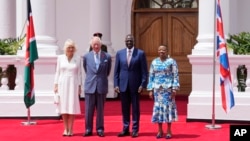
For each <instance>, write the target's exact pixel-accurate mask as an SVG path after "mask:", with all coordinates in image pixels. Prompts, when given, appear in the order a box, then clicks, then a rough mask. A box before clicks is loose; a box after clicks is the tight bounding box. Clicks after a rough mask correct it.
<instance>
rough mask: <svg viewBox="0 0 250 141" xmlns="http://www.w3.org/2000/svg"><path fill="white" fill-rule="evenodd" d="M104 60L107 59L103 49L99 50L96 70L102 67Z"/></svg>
mask: <svg viewBox="0 0 250 141" xmlns="http://www.w3.org/2000/svg"><path fill="white" fill-rule="evenodd" d="M105 61H108V60H107V56H106V54H105V53H104V52H103V51H101V53H100V64H99V67H98V70H97V71H99V70H101V68H102V67H103V64H105Z"/></svg>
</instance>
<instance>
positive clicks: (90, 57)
mask: <svg viewBox="0 0 250 141" xmlns="http://www.w3.org/2000/svg"><path fill="white" fill-rule="evenodd" d="M101 45H102V42H101V39H100V38H99V37H93V38H92V40H91V46H92V49H93V50H92V51H91V52H89V53H87V54H86V55H84V57H83V68H84V70H85V73H86V79H85V84H84V92H85V129H86V132H85V134H84V135H83V136H91V135H92V130H93V117H94V111H95V109H96V131H97V135H98V136H100V137H104V103H105V100H106V95H107V93H108V76H109V74H110V70H111V56H110V55H109V54H108V53H106V52H104V51H101Z"/></svg>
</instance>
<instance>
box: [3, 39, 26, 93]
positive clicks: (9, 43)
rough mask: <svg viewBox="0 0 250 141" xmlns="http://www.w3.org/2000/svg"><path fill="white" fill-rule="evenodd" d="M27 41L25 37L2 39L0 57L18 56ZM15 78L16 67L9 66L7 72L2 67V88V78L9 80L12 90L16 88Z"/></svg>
mask: <svg viewBox="0 0 250 141" xmlns="http://www.w3.org/2000/svg"><path fill="white" fill-rule="evenodd" d="M24 41H25V35H24V36H23V37H17V38H5V39H0V55H16V54H17V50H18V49H21V48H22V45H23V43H24ZM15 77H16V68H15V66H14V65H12V64H10V65H8V67H7V69H6V70H3V69H2V68H1V66H0V87H1V85H2V84H1V80H2V78H8V81H9V83H8V86H9V88H10V89H14V87H15V82H14V81H15Z"/></svg>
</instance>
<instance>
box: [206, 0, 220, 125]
mask: <svg viewBox="0 0 250 141" xmlns="http://www.w3.org/2000/svg"><path fill="white" fill-rule="evenodd" d="M216 1H217V0H215V2H214V7H215V10H214V20H215V21H214V50H213V96H212V124H209V125H206V128H208V129H220V128H221V126H220V125H215V70H216V69H215V68H216V55H215V54H216V52H215V51H216V50H215V47H216V46H217V42H216V34H217V25H216V13H217V2H216Z"/></svg>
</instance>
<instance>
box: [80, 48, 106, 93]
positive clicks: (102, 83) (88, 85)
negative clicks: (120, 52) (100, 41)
mask: <svg viewBox="0 0 250 141" xmlns="http://www.w3.org/2000/svg"><path fill="white" fill-rule="evenodd" d="M83 68H84V71H85V73H86V79H85V83H84V92H85V93H89V94H93V93H95V91H96V90H97V92H98V93H99V94H107V93H108V76H109V74H110V70H111V56H110V55H109V54H108V53H106V52H104V51H101V54H100V65H99V68H98V69H96V65H95V58H94V52H93V51H91V52H89V53H87V54H86V55H84V57H83Z"/></svg>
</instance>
